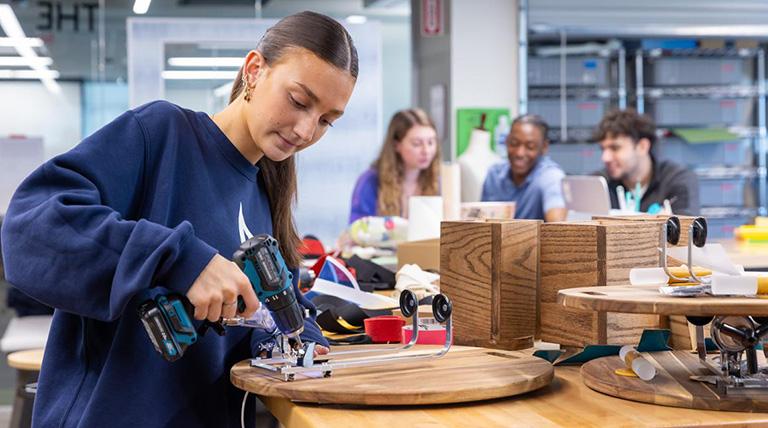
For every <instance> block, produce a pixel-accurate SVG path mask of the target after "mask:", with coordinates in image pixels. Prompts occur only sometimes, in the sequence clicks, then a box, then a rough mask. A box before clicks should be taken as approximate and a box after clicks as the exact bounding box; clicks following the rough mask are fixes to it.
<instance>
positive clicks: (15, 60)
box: [0, 56, 53, 67]
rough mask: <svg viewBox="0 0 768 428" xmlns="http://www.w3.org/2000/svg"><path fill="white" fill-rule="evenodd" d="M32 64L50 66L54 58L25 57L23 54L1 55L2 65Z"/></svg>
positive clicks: (21, 65) (0, 61)
mask: <svg viewBox="0 0 768 428" xmlns="http://www.w3.org/2000/svg"><path fill="white" fill-rule="evenodd" d="M32 64H37V65H42V66H48V65H51V64H53V60H52V59H51V58H48V57H41V58H24V57H21V56H0V67H30V66H32Z"/></svg>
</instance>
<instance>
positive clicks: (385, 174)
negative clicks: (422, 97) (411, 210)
mask: <svg viewBox="0 0 768 428" xmlns="http://www.w3.org/2000/svg"><path fill="white" fill-rule="evenodd" d="M439 175H440V143H439V142H438V140H437V131H436V130H435V125H434V124H433V123H432V119H430V118H429V116H428V115H427V113H425V112H424V111H423V110H420V109H417V108H412V109H407V110H400V111H398V112H397V113H395V114H394V115H393V116H392V119H391V120H390V121H389V127H388V129H387V135H386V138H385V139H384V145H383V146H382V148H381V153H379V157H378V158H377V159H376V160H375V161H374V162H373V164H372V165H371V167H370V168H369V169H368V170H367V171H365V172H364V173H363V174H362V175H361V176H360V177H359V178H358V179H357V183H356V184H355V189H354V191H353V192H352V207H351V210H350V213H349V223H352V222H354V221H355V220H357V219H359V218H361V217H366V216H400V217H404V218H408V199H409V198H410V197H411V196H433V195H437V194H439V185H438V180H439Z"/></svg>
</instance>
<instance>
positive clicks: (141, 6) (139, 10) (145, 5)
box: [133, 0, 152, 15]
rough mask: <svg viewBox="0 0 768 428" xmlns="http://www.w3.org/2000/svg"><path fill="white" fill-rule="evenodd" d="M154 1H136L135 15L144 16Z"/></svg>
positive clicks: (134, 5) (134, 6) (134, 4)
mask: <svg viewBox="0 0 768 428" xmlns="http://www.w3.org/2000/svg"><path fill="white" fill-rule="evenodd" d="M151 2H152V0H136V2H135V3H133V13H135V14H137V15H144V14H145V13H147V11H148V10H149V4H150V3H151Z"/></svg>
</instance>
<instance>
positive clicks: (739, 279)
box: [712, 274, 757, 296]
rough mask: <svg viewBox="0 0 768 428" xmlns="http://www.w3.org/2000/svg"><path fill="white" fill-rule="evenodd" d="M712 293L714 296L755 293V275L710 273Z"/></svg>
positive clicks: (750, 294)
mask: <svg viewBox="0 0 768 428" xmlns="http://www.w3.org/2000/svg"><path fill="white" fill-rule="evenodd" d="M712 294H713V295H715V296H723V295H735V296H754V295H755V294H757V275H721V274H714V275H712Z"/></svg>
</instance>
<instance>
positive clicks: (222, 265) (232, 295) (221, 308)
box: [187, 254, 259, 322]
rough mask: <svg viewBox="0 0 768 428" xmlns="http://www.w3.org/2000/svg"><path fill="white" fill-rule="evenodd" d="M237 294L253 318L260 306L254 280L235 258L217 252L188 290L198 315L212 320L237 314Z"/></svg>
mask: <svg viewBox="0 0 768 428" xmlns="http://www.w3.org/2000/svg"><path fill="white" fill-rule="evenodd" d="M237 296H242V297H243V300H244V301H245V311H244V312H243V313H242V315H243V316H244V317H246V318H249V317H250V316H251V315H253V313H254V312H256V310H257V309H259V300H258V299H257V298H256V293H255V292H254V291H253V287H252V286H251V281H250V280H249V279H248V277H247V276H246V275H245V274H244V273H243V271H242V270H240V268H239V267H238V266H237V265H236V264H235V263H234V262H232V261H229V260H227V259H225V258H224V257H222V256H220V255H219V254H216V255H215V256H213V258H212V259H211V261H210V262H208V265H207V266H206V267H205V269H203V271H202V272H200V275H199V276H198V277H197V279H196V280H195V282H194V283H193V284H192V287H190V289H189V291H188V292H187V298H188V299H189V301H190V303H192V305H193V306H194V307H195V319H197V320H204V319H208V321H212V322H216V321H218V320H219V319H220V318H222V317H224V318H231V317H234V316H235V315H236V313H237Z"/></svg>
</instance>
